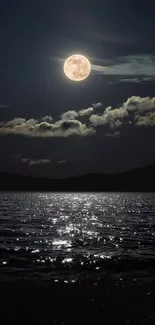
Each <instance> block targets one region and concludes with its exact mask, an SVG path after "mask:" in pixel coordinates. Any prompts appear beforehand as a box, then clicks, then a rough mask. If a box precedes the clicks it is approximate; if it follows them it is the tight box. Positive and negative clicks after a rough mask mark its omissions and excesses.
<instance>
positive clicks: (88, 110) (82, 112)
mask: <svg viewBox="0 0 155 325" xmlns="http://www.w3.org/2000/svg"><path fill="white" fill-rule="evenodd" d="M93 111H94V108H93V107H88V108H86V109H81V110H80V111H78V116H89V115H91V114H92V113H93Z"/></svg>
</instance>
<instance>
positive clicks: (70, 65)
mask: <svg viewBox="0 0 155 325" xmlns="http://www.w3.org/2000/svg"><path fill="white" fill-rule="evenodd" d="M90 72H91V64H90V62H89V60H88V59H87V58H86V57H85V56H83V55H81V54H74V55H72V56H70V57H69V58H68V59H66V61H65V63H64V73H65V75H66V76H67V77H68V78H69V79H71V80H73V81H81V80H84V79H86V78H87V77H88V76H89V74H90Z"/></svg>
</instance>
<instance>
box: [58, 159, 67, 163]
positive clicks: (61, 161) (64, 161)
mask: <svg viewBox="0 0 155 325" xmlns="http://www.w3.org/2000/svg"><path fill="white" fill-rule="evenodd" d="M65 163H66V160H59V161H57V164H65Z"/></svg>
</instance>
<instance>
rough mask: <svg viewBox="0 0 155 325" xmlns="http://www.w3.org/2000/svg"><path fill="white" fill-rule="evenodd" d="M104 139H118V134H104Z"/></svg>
mask: <svg viewBox="0 0 155 325" xmlns="http://www.w3.org/2000/svg"><path fill="white" fill-rule="evenodd" d="M105 137H109V138H116V139H118V138H119V137H120V132H119V131H117V132H113V133H106V134H105Z"/></svg>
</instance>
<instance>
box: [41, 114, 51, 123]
mask: <svg viewBox="0 0 155 325" xmlns="http://www.w3.org/2000/svg"><path fill="white" fill-rule="evenodd" d="M41 121H42V122H49V123H50V122H52V121H53V117H52V116H51V115H46V116H44V117H42V118H41Z"/></svg>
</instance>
